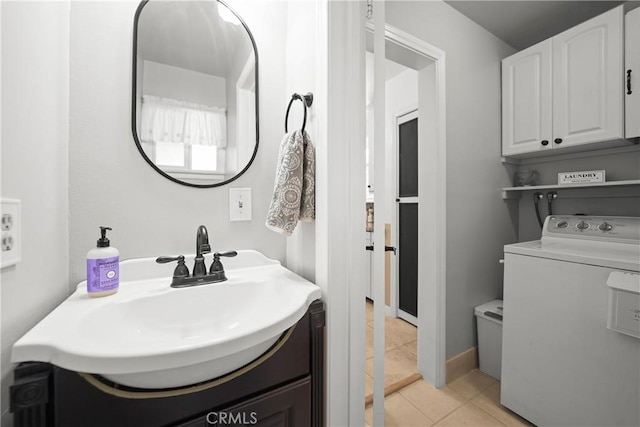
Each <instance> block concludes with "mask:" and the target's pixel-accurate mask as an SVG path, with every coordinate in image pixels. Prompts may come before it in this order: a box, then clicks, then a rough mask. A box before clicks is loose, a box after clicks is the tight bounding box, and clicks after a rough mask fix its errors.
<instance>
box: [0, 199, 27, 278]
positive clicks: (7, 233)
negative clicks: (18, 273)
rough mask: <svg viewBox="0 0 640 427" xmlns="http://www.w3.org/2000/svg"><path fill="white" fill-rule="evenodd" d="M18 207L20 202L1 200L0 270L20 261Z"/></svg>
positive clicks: (20, 241) (19, 219)
mask: <svg viewBox="0 0 640 427" xmlns="http://www.w3.org/2000/svg"><path fill="white" fill-rule="evenodd" d="M20 206H21V203H20V200H16V199H2V223H1V227H0V233H1V236H0V260H1V261H0V268H5V267H9V266H11V265H15V264H17V263H19V262H20V261H21V259H22V236H21V234H20V231H21V230H20V226H21V222H22V221H21V217H20Z"/></svg>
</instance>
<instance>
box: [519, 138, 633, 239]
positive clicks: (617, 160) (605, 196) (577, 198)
mask: <svg viewBox="0 0 640 427" xmlns="http://www.w3.org/2000/svg"><path fill="white" fill-rule="evenodd" d="M615 151H620V152H617V153H616V152H615ZM592 154H595V153H592ZM571 157H574V158H569V159H566V158H562V157H559V158H553V157H551V158H545V159H543V160H542V161H540V160H536V161H535V162H534V161H533V160H527V163H526V164H523V165H520V166H519V169H520V170H535V171H537V172H538V174H539V176H540V183H541V184H556V183H557V182H558V173H559V172H571V171H583V170H594V169H604V170H605V171H606V180H607V181H624V180H630V179H640V150H639V149H638V147H635V149H634V150H633V151H628V150H626V149H624V150H614V152H610V153H609V154H604V155H603V154H600V155H594V156H589V157H580V156H577V155H572V156H571ZM547 191H549V190H544V191H542V193H543V194H546V193H547ZM555 191H556V192H557V193H558V198H557V199H556V200H555V201H554V202H553V212H554V213H555V214H564V215H574V214H576V213H584V214H588V215H616V216H640V188H638V187H637V186H633V187H627V188H601V189H598V188H590V189H571V190H567V189H558V190H555ZM534 192H535V191H533V190H532V191H524V192H523V194H522V196H521V197H520V199H516V200H514V201H509V202H507V203H509V204H510V205H511V204H515V205H514V207H515V209H516V210H517V213H518V231H519V233H518V241H521V242H524V241H528V240H537V239H539V238H540V234H541V231H540V226H539V225H538V220H537V219H536V214H535V210H534V203H533V193H534ZM539 208H540V215H541V216H542V218H543V219H544V218H545V217H546V216H547V214H548V209H547V199H546V197H545V199H544V200H542V201H541V202H540V204H539Z"/></svg>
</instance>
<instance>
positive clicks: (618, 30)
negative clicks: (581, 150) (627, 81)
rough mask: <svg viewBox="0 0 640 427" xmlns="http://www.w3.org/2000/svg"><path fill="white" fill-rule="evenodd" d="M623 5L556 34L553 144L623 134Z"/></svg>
mask: <svg viewBox="0 0 640 427" xmlns="http://www.w3.org/2000/svg"><path fill="white" fill-rule="evenodd" d="M622 21H623V14H622V7H617V8H615V9H613V10H611V11H609V12H607V13H604V14H602V15H600V16H597V17H596V18H594V19H591V20H589V21H587V22H585V23H583V24H581V25H578V26H576V27H573V28H571V29H569V30H567V31H565V32H563V33H560V34H558V35H557V36H555V37H553V39H552V41H553V60H552V62H553V141H554V146H555V145H557V144H560V145H562V146H571V145H580V144H588V143H592V142H598V141H607V140H611V139H616V138H623V137H624V135H623V127H622V124H623V110H622V108H623V102H624V101H623V90H622V75H623V71H622V67H623V44H622V40H623V38H622V37H623V33H622V31H623V28H622Z"/></svg>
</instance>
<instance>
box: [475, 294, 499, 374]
mask: <svg viewBox="0 0 640 427" xmlns="http://www.w3.org/2000/svg"><path fill="white" fill-rule="evenodd" d="M474 312H475V315H476V320H477V323H478V359H480V370H481V371H482V372H484V373H485V374H487V375H491V376H492V377H493V378H495V379H497V380H500V373H501V371H502V300H499V299H497V300H493V301H491V302H488V303H486V304H482V305H479V306H477V307H476V308H475V309H474Z"/></svg>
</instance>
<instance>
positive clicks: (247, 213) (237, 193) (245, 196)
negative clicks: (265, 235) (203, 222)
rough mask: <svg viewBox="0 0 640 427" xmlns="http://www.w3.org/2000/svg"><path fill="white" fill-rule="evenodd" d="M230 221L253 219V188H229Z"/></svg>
mask: <svg viewBox="0 0 640 427" xmlns="http://www.w3.org/2000/svg"><path fill="white" fill-rule="evenodd" d="M229 221H251V188H230V189H229Z"/></svg>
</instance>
